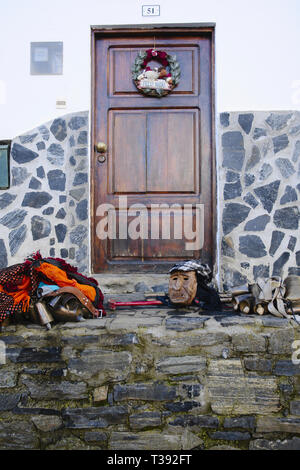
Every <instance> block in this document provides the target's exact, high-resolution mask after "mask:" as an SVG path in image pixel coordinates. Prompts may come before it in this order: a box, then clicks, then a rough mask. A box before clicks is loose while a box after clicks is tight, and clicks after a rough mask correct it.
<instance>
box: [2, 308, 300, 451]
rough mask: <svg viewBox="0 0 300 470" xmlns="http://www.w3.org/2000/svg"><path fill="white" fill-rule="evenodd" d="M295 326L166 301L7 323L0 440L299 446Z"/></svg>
mask: <svg viewBox="0 0 300 470" xmlns="http://www.w3.org/2000/svg"><path fill="white" fill-rule="evenodd" d="M296 327H297V325H296V324H295V323H294V322H293V320H291V321H289V320H287V319H282V318H276V317H270V316H263V317H260V316H258V315H251V316H250V315H246V316H244V317H237V316H231V317H224V316H223V317H215V318H212V317H208V316H200V315H198V313H193V312H191V313H186V314H185V315H179V314H177V315H176V312H174V311H173V312H172V311H171V312H170V311H168V309H164V310H162V309H161V310H157V309H155V310H153V309H152V310H151V309H148V310H140V311H137V310H135V311H122V312H118V313H114V314H109V315H107V317H105V318H103V319H94V320H85V321H83V322H80V323H66V324H57V325H56V326H54V327H53V328H52V330H50V331H46V330H45V329H44V328H42V327H40V326H37V325H11V326H8V327H4V331H3V332H2V334H1V336H0V339H1V341H2V342H3V343H1V345H3V344H5V351H4V350H3V348H2V349H1V353H2V354H1V356H0V358H1V364H0V448H1V449H49V450H53V449H54V450H55V449H111V450H123V449H124V450H143V449H146V450H147V449H151V450H181V449H183V450H185V449H231V448H238V449H298V450H300V395H299V390H300V365H299V364H297V363H293V362H292V354H293V353H295V356H296V358H297V359H298V360H299V353H298V352H297V350H296V349H295V348H294V346H295V344H293V342H294V340H298V343H296V346H297V344H298V345H299V339H300V336H299V327H297V328H296ZM297 347H298V348H299V346H297Z"/></svg>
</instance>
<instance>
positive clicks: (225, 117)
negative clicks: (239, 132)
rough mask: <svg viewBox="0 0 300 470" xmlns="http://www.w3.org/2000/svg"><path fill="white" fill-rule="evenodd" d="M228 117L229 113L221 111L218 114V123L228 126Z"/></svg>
mask: <svg viewBox="0 0 300 470" xmlns="http://www.w3.org/2000/svg"><path fill="white" fill-rule="evenodd" d="M229 118H230V114H229V113H221V114H220V124H221V126H223V127H228V126H229Z"/></svg>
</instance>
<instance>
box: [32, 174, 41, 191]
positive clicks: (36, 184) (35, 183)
mask: <svg viewBox="0 0 300 470" xmlns="http://www.w3.org/2000/svg"><path fill="white" fill-rule="evenodd" d="M41 186H42V183H41V182H40V181H39V180H38V179H36V178H35V177H34V176H32V178H31V180H30V182H29V188H30V189H40V188H41Z"/></svg>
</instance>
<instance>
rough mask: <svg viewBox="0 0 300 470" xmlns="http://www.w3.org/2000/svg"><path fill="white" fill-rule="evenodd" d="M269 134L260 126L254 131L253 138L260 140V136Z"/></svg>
mask: <svg viewBox="0 0 300 470" xmlns="http://www.w3.org/2000/svg"><path fill="white" fill-rule="evenodd" d="M266 135H267V131H266V130H265V129H262V128H260V127H256V128H255V129H254V132H253V139H254V140H258V139H259V138H260V137H265V136H266Z"/></svg>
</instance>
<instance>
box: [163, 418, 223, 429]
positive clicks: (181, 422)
mask: <svg viewBox="0 0 300 470" xmlns="http://www.w3.org/2000/svg"><path fill="white" fill-rule="evenodd" d="M169 424H170V425H171V426H181V427H193V426H196V427H198V428H208V429H211V428H217V427H218V426H219V419H218V418H217V417H215V416H209V415H195V416H193V415H181V416H177V417H176V418H175V419H174V421H171V422H170V423H169Z"/></svg>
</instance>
